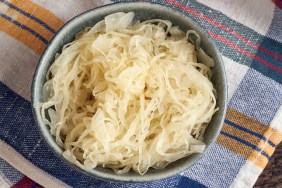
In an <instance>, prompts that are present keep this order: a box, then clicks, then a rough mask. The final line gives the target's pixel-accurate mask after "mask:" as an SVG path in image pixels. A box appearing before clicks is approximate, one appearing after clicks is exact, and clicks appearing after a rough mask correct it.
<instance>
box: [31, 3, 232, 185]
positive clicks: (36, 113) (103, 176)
mask: <svg viewBox="0 0 282 188" xmlns="http://www.w3.org/2000/svg"><path fill="white" fill-rule="evenodd" d="M139 5H142V6H146V8H147V7H148V6H151V7H152V6H153V7H154V8H160V9H162V10H166V11H173V14H174V15H178V16H180V17H184V18H185V19H186V20H187V21H188V22H189V23H191V25H193V26H195V27H196V28H197V30H199V31H200V33H201V34H202V35H204V36H205V37H206V38H207V40H208V42H209V43H210V44H211V48H213V50H214V51H215V52H216V58H217V59H218V62H219V64H220V65H219V66H220V67H221V69H222V71H221V72H220V73H221V74H222V83H223V88H224V91H223V98H222V99H221V100H223V105H222V107H221V118H220V121H219V123H218V125H217V126H218V127H217V132H216V134H215V135H214V136H213V138H212V139H211V142H210V144H209V145H207V147H206V149H205V151H204V152H203V153H201V154H199V155H198V156H197V157H196V158H195V159H194V162H193V163H192V164H191V165H189V166H186V165H183V166H182V167H178V168H177V169H176V170H175V169H174V170H173V171H172V172H169V171H167V172H163V173H161V174H158V175H157V176H156V175H152V176H150V177H148V176H142V175H138V177H135V176H134V177H129V176H118V175H116V174H114V173H113V174H109V173H104V172H100V171H97V170H96V169H92V170H91V171H85V170H83V169H81V168H79V167H78V166H76V165H75V164H73V163H71V162H70V161H68V160H66V159H65V158H64V157H63V156H62V151H63V150H62V149H61V148H60V147H59V146H58V145H57V144H56V143H55V141H54V139H53V136H52V135H51V134H50V132H49V130H47V129H48V128H47V126H46V124H44V123H43V121H42V119H41V118H40V117H41V115H40V108H38V103H37V100H39V96H38V94H40V91H39V89H38V87H36V86H37V85H38V83H37V80H38V75H39V73H40V71H41V67H42V64H43V63H44V61H45V60H46V59H47V60H48V52H49V51H50V48H52V47H53V46H56V45H55V44H54V43H55V41H56V40H57V39H58V38H59V37H60V35H63V34H62V33H63V32H64V31H65V30H68V27H71V25H72V24H74V23H75V22H76V21H82V20H83V18H84V17H87V16H88V15H91V13H92V12H95V11H101V10H103V9H108V8H111V7H119V8H122V6H136V7H138V6H139ZM129 11H130V10H128V11H126V12H129ZM116 12H117V11H116ZM110 14H111V13H110ZM94 16H95V15H94ZM31 104H32V114H33V117H34V120H35V124H36V127H37V129H38V131H39V134H40V136H41V137H42V138H43V140H44V142H45V143H46V145H47V146H48V148H49V149H50V151H51V152H52V153H54V154H55V155H56V156H57V157H58V158H59V159H60V160H61V161H63V162H64V163H65V164H66V165H68V166H69V167H70V168H74V169H76V170H77V171H79V172H80V173H82V174H84V175H86V176H90V177H92V178H97V179H100V180H107V181H114V182H140V183H141V182H151V181H157V180H162V179H165V178H169V177H172V176H175V175H177V174H179V173H181V172H183V171H185V170H187V169H188V168H190V167H191V166H193V165H194V164H195V163H197V162H198V161H199V160H200V159H201V158H202V157H203V156H204V155H205V154H206V153H207V152H208V151H209V150H210V148H211V146H212V145H213V144H214V143H215V140H216V139H217V137H218V135H219V133H220V130H221V129H222V126H223V122H224V118H225V115H226V110H227V78H226V71H225V67H224V63H223V60H222V57H221V55H220V53H219V51H218V49H217V47H216V45H215V44H214V42H213V41H212V40H211V38H210V37H209V35H208V34H207V33H206V31H204V29H203V28H202V27H201V26H200V25H199V24H198V23H196V22H195V21H194V20H192V19H191V18H190V17H189V16H187V15H185V14H184V13H182V12H180V11H179V10H176V9H174V8H172V7H168V6H166V5H164V4H160V3H153V2H118V3H112V4H106V5H103V6H99V7H96V8H93V9H90V10H88V11H85V12H83V13H81V14H79V15H77V16H75V17H73V18H72V19H70V20H69V21H67V22H66V23H65V24H64V25H63V26H62V27H61V28H60V29H59V30H58V31H57V32H56V33H55V34H54V36H53V37H52V39H51V40H50V42H49V43H48V45H47V46H46V48H45V50H44V52H43V53H42V55H41V57H40V60H39V61H38V64H37V66H36V69H35V72H34V75H33V80H32V85H31Z"/></svg>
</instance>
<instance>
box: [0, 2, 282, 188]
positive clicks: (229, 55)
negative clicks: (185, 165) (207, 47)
mask: <svg viewBox="0 0 282 188" xmlns="http://www.w3.org/2000/svg"><path fill="white" fill-rule="evenodd" d="M115 2H118V1H110V0H96V1H95V0H92V1H91V0H84V1H74V0H60V1H57V0H25V1H21V0H0V187H42V186H43V187H118V188H122V187H215V188H218V187H239V188H244V187H252V186H253V185H254V183H255V181H256V180H257V178H258V176H259V175H260V173H261V172H262V170H263V169H264V168H265V166H266V164H267V162H268V160H269V158H270V157H271V155H272V154H273V152H274V150H275V147H276V146H277V145H278V144H279V143H280V142H281V139H282V85H281V84H282V9H281V8H282V2H281V0H280V1H279V0H277V1H271V0H236V1H233V0H225V1H223V0H210V1H204V0H198V1H194V0H183V1H177V0H156V1H154V2H157V3H161V4H163V5H164V6H169V7H172V8H174V9H175V10H178V11H181V12H182V13H184V14H186V15H187V16H189V17H191V18H192V19H193V20H195V21H196V22H197V23H199V24H200V25H201V26H202V27H203V28H204V29H205V30H206V31H207V32H208V34H209V36H210V38H211V39H213V41H214V42H215V44H216V45H217V47H218V49H219V51H220V52H221V54H222V56H223V60H224V63H225V67H226V71H227V78H228V95H229V99H228V100H229V103H228V110H227V116H226V119H225V122H224V126H223V129H222V131H221V134H220V136H219V137H218V139H217V141H216V143H215V144H214V145H213V146H212V148H211V149H210V151H209V152H208V153H207V154H206V155H205V156H204V157H203V158H202V159H201V160H200V161H199V162H198V163H197V164H195V165H194V166H192V168H190V169H189V170H187V171H185V172H183V173H181V174H179V175H177V176H175V177H171V178H168V179H165V180H162V181H155V182H150V183H144V184H141V183H138V184H133V183H127V184H120V183H111V182H106V181H102V180H95V179H93V178H91V177H88V176H85V175H83V174H81V173H80V172H77V171H76V170H73V169H71V168H70V167H68V166H67V165H65V164H64V163H62V162H61V161H60V159H59V158H58V157H57V156H55V155H54V154H53V153H52V152H51V151H49V150H48V148H47V146H46V144H45V143H44V142H43V141H42V139H41V137H40V136H39V133H38V131H37V129H36V128H35V123H34V120H33V117H32V112H31V103H30V97H31V96H30V88H31V81H32V76H33V73H34V70H35V67H36V65H37V62H38V60H39V58H40V55H41V54H42V52H43V50H44V48H45V47H46V45H47V44H48V41H49V40H50V39H51V37H52V36H53V35H54V33H55V32H56V31H57V30H58V29H59V28H60V27H61V26H62V25H63V24H64V23H65V22H66V21H68V20H69V19H71V18H72V17H74V16H76V15H78V14H79V13H81V12H84V11H86V10H89V9H92V8H94V7H97V6H101V5H103V4H107V3H115Z"/></svg>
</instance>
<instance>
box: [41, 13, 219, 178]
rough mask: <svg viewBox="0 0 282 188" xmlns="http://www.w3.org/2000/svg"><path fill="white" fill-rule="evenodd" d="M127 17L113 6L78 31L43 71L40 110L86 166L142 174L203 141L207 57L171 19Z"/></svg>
mask: <svg viewBox="0 0 282 188" xmlns="http://www.w3.org/2000/svg"><path fill="white" fill-rule="evenodd" d="M133 18H134V13H133V12H129V13H121V12H120V13H115V14H112V15H109V16H107V17H105V19H104V20H102V21H100V22H99V23H97V24H96V25H95V26H93V27H92V28H86V29H85V30H83V31H81V32H80V33H78V34H77V35H76V37H75V39H74V41H73V42H71V43H69V44H67V45H65V46H64V47H63V49H62V52H61V53H60V54H57V56H56V59H55V61H54V63H53V64H52V65H51V67H50V68H49V70H48V73H47V76H46V79H47V81H46V83H45V85H44V93H45V101H44V102H43V103H42V104H41V115H42V118H43V120H44V122H45V123H46V124H47V125H48V126H49V127H50V132H51V134H52V135H54V138H55V139H56V142H57V144H58V145H59V146H60V147H61V148H63V151H64V152H63V156H64V157H65V158H66V159H67V160H69V161H70V162H72V163H74V164H76V165H77V166H79V167H80V168H82V169H85V170H91V169H94V168H95V167H97V166H102V167H106V168H110V169H112V170H114V172H116V173H126V172H128V171H129V170H131V169H132V170H134V171H136V172H138V173H140V174H144V173H145V172H146V171H147V170H148V169H149V168H150V167H152V168H164V167H165V166H166V165H168V164H169V163H171V162H174V161H176V160H178V159H180V158H183V157H186V156H188V155H191V154H193V153H201V152H203V151H204V150H205V147H206V145H205V143H204V142H203V134H204V132H205V129H206V127H207V125H208V123H209V122H210V120H211V118H212V115H213V114H214V113H215V111H216V110H217V109H216V97H215V90H214V87H213V84H212V82H211V81H210V79H211V76H212V72H211V69H210V68H211V67H212V66H213V64H214V62H213V59H212V58H210V57H209V56H208V55H207V54H206V53H205V52H204V51H203V50H202V49H201V48H198V49H195V45H194V44H192V43H190V42H188V38H189V35H188V34H187V35H186V34H185V33H184V32H183V31H182V30H180V29H179V28H178V27H177V26H173V25H172V23H171V22H170V21H167V20H161V19H153V20H147V21H144V22H140V21H136V20H133ZM189 33H196V32H195V31H189ZM197 36H198V35H197ZM198 37H199V36H198ZM197 59H198V61H197ZM199 61H202V62H199Z"/></svg>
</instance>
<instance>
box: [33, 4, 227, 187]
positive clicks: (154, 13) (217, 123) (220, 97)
mask: <svg viewBox="0 0 282 188" xmlns="http://www.w3.org/2000/svg"><path fill="white" fill-rule="evenodd" d="M130 11H133V12H134V13H135V19H138V20H141V21H144V20H148V19H155V18H159V19H166V20H170V21H171V22H172V23H173V25H177V26H179V27H180V28H181V29H182V30H184V31H187V30H188V29H189V30H190V29H193V30H196V31H198V33H199V34H200V36H201V39H202V43H201V48H202V49H203V50H204V51H205V52H206V53H207V54H208V55H210V56H211V57H212V58H213V59H214V60H215V66H214V68H213V77H212V81H213V83H214V86H215V88H216V90H217V106H218V107H219V111H217V112H216V113H215V114H214V116H213V118H212V121H211V122H210V124H209V126H208V128H207V129H206V132H205V135H204V142H205V143H206V144H207V149H206V150H205V152H204V153H202V154H193V155H191V156H188V157H186V158H183V159H180V160H178V161H176V162H174V163H171V164H170V165H168V166H167V167H165V168H164V169H158V170H155V169H152V168H151V169H149V171H148V172H147V173H146V174H145V175H143V176H141V175H139V174H137V173H135V172H129V173H127V174H123V175H116V174H114V173H113V172H112V170H109V169H105V168H99V167H98V168H96V169H94V170H92V171H90V172H85V171H83V170H81V169H79V168H77V167H76V166H74V165H72V164H71V166H72V167H73V168H76V169H77V170H79V171H81V172H82V173H86V174H90V175H93V176H95V177H98V178H99V177H100V178H106V179H109V180H121V181H134V182H144V181H152V180H158V179H163V178H166V177H169V176H172V175H175V174H177V173H179V172H181V171H184V170H185V169H187V168H188V167H190V166H191V165H193V164H194V163H195V162H196V161H197V160H199V158H201V157H202V156H203V155H204V154H205V153H206V152H207V150H208V149H209V148H210V145H211V143H213V142H214V141H215V138H216V137H217V135H218V134H219V131H220V129H221V126H222V124H223V119H224V116H225V111H226V95H227V86H226V85H227V84H226V78H225V70H224V66H223V62H222V59H221V56H220V54H219V52H218V51H217V49H216V47H215V46H214V44H213V43H212V42H211V40H210V39H209V37H208V36H207V34H206V33H205V32H204V31H203V30H202V29H201V28H200V27H199V26H198V25H197V24H196V23H194V22H193V21H192V20H191V19H190V18H188V17H187V16H185V15H183V14H181V13H179V12H177V11H175V10H173V9H171V8H168V7H165V6H162V5H159V4H152V3H118V4H114V5H107V6H103V7H99V8H97V9H93V10H90V11H88V12H85V13H83V14H81V15H79V16H77V17H75V18H74V19H72V20H71V21H69V22H68V23H67V24H65V25H64V26H63V28H62V29H61V30H60V31H59V32H58V33H57V34H56V35H55V37H54V38H53V39H52V41H51V42H50V44H49V46H48V47H47V48H46V50H45V52H44V54H43V55H42V57H41V60H40V62H39V64H38V66H37V69H36V72H35V75H34V80H33V85H32V103H33V114H34V118H35V120H36V123H37V125H38V128H39V130H40V133H41V135H42V137H43V138H44V140H45V141H46V142H47V144H48V145H49V147H50V149H51V150H52V151H53V152H55V153H56V154H57V155H58V156H59V157H62V149H61V148H60V147H59V146H58V145H57V144H56V143H55V141H54V138H53V137H52V136H51V135H50V133H49V128H48V127H47V126H46V125H45V124H44V123H43V121H42V119H41V116H40V108H39V105H38V104H39V103H41V102H43V101H44V94H43V85H44V82H45V75H46V72H47V70H48V68H49V67H50V65H51V64H52V63H53V61H54V59H55V58H54V57H55V54H56V53H60V51H61V49H62V47H63V45H64V44H67V43H69V42H71V41H72V40H73V39H74V36H75V35H76V33H78V32H79V31H81V30H82V29H84V28H85V27H90V26H93V25H95V23H97V22H98V21H100V20H102V19H104V17H105V16H107V15H109V14H112V13H115V12H130ZM62 160H63V161H65V162H66V163H68V164H70V163H69V162H68V161H66V160H65V159H63V158H62Z"/></svg>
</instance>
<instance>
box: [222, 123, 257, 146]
mask: <svg viewBox="0 0 282 188" xmlns="http://www.w3.org/2000/svg"><path fill="white" fill-rule="evenodd" d="M222 130H223V131H224V132H227V133H229V134H231V135H234V136H236V137H238V138H242V139H243V140H246V141H247V142H250V143H251V144H253V145H258V143H259V142H260V139H259V138H258V137H256V136H253V135H251V134H249V133H246V132H244V131H241V130H239V129H236V128H235V127H232V126H229V125H227V124H225V123H224V125H223V127H222Z"/></svg>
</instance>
